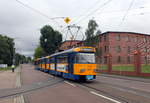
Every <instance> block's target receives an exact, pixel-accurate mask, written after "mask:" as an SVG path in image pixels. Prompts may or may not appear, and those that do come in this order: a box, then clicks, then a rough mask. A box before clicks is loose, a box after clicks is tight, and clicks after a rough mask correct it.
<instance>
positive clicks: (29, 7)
mask: <svg viewBox="0 0 150 103" xmlns="http://www.w3.org/2000/svg"><path fill="white" fill-rule="evenodd" d="M16 2H18V3H19V4H21V5H23V6H24V7H26V8H28V9H30V10H32V11H34V12H36V13H38V14H40V15H42V16H43V17H45V18H47V19H50V20H52V21H53V22H55V23H56V24H57V25H58V26H61V25H60V24H59V23H58V22H57V21H55V20H54V19H56V18H65V17H53V18H51V17H49V16H48V15H46V14H44V13H42V12H41V11H39V10H37V9H35V8H33V7H31V6H29V5H27V4H25V3H23V2H21V1H19V0H16Z"/></svg>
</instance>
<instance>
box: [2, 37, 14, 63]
mask: <svg viewBox="0 0 150 103" xmlns="http://www.w3.org/2000/svg"><path fill="white" fill-rule="evenodd" d="M0 47H1V48H0V63H3V64H8V65H9V66H10V65H12V63H13V57H14V54H15V49H14V40H13V39H12V38H10V37H7V36H2V35H0Z"/></svg>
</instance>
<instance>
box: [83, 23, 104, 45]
mask: <svg viewBox="0 0 150 103" xmlns="http://www.w3.org/2000/svg"><path fill="white" fill-rule="evenodd" d="M97 27H98V24H97V23H96V21H95V20H89V23H88V28H87V29H86V32H85V36H86V40H85V45H86V46H94V45H95V44H96V43H97V42H98V40H99V39H98V35H99V34H101V31H100V30H97ZM96 30H97V32H96ZM95 32H96V33H95Z"/></svg>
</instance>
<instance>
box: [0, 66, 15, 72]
mask: <svg viewBox="0 0 150 103" xmlns="http://www.w3.org/2000/svg"><path fill="white" fill-rule="evenodd" d="M11 69H12V68H11V66H9V67H7V68H0V71H5V70H11Z"/></svg>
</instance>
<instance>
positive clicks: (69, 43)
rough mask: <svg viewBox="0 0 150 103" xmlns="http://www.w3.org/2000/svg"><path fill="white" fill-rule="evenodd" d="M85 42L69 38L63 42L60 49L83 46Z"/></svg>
mask: <svg viewBox="0 0 150 103" xmlns="http://www.w3.org/2000/svg"><path fill="white" fill-rule="evenodd" d="M82 45H83V42H82V41H80V40H67V41H64V42H62V44H61V46H60V48H59V50H67V49H70V48H73V47H77V46H82Z"/></svg>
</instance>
